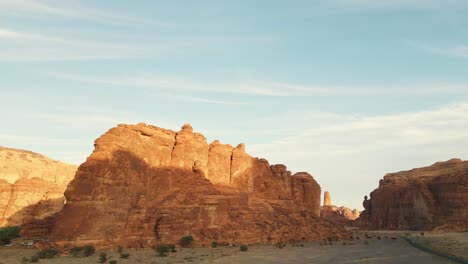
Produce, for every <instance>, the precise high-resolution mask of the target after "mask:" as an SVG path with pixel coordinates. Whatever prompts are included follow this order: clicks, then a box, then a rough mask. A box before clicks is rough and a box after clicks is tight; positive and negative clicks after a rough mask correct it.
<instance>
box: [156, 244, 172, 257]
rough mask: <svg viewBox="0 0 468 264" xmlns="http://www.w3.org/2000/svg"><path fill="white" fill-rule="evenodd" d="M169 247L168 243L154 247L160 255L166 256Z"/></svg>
mask: <svg viewBox="0 0 468 264" xmlns="http://www.w3.org/2000/svg"><path fill="white" fill-rule="evenodd" d="M169 250H170V248H169V246H168V245H158V246H157V247H156V251H157V252H158V253H159V256H160V257H165V256H167V253H168V252H169Z"/></svg>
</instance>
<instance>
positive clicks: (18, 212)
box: [0, 147, 77, 226]
mask: <svg viewBox="0 0 468 264" xmlns="http://www.w3.org/2000/svg"><path fill="white" fill-rule="evenodd" d="M76 169H77V166H74V165H69V164H65V163H62V162H59V161H55V160H51V159H49V158H47V157H45V156H43V155H40V154H37V153H34V152H30V151H25V150H18V149H11V148H4V147H0V226H7V225H10V226H11V225H23V224H25V223H28V222H31V221H33V220H37V219H44V218H46V217H48V216H50V215H53V214H55V213H57V212H59V211H60V210H61V209H62V208H63V205H64V202H65V198H64V195H63V193H64V191H65V189H66V187H67V185H68V183H69V182H70V181H71V179H72V178H73V177H74V175H75V171H76Z"/></svg>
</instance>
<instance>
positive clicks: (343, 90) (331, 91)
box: [45, 71, 468, 96]
mask: <svg viewBox="0 0 468 264" xmlns="http://www.w3.org/2000/svg"><path fill="white" fill-rule="evenodd" d="M45 74H47V75H50V76H53V77H54V78H60V79H64V80H72V81H79V82H85V83H95V84H106V85H114V86H128V87H132V88H136V87H139V88H145V89H148V90H161V91H182V92H204V93H218V94H220V93H225V94H246V95H262V96H343V95H348V96H362V95H391V94H404V95H437V94H452V95H454V94H455V95H468V84H464V83H442V82H441V83H419V84H408V85H394V86H390V85H388V86H385V85H376V86H363V87H359V86H334V85H314V84H296V83H289V82H278V81H263V80H252V79H245V80H226V81H215V80H196V79H192V78H186V77H183V76H179V77H172V76H169V77H168V76H157V74H145V75H141V74H135V75H131V74H129V75H128V76H123V77H122V76H91V75H80V74H71V73H64V72H50V71H49V72H45Z"/></svg>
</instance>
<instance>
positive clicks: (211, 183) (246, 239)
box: [51, 123, 349, 246]
mask: <svg viewBox="0 0 468 264" xmlns="http://www.w3.org/2000/svg"><path fill="white" fill-rule="evenodd" d="M320 193H321V190H320V186H319V185H318V184H317V182H316V181H315V180H314V179H313V177H312V176H311V175H309V174H307V173H305V172H301V173H296V174H294V175H291V172H289V171H288V170H287V169H286V166H284V165H270V164H269V163H268V161H266V160H264V159H258V158H254V157H251V156H250V155H248V154H247V153H246V152H245V146H244V145H243V144H240V145H238V146H237V147H232V146H231V145H225V144H221V143H220V142H219V141H214V142H213V143H211V144H208V143H207V142H206V139H205V137H204V136H203V135H201V134H199V133H194V132H193V129H192V127H191V126H190V125H188V124H186V125H184V126H183V127H182V130H181V131H179V132H174V131H171V130H167V129H162V128H158V127H155V126H151V125H146V124H143V123H140V124H138V125H119V126H118V127H115V128H112V129H110V130H109V131H108V132H107V133H105V134H104V135H102V136H101V137H100V138H98V139H97V140H96V141H95V150H94V152H93V153H92V155H91V156H90V157H89V158H88V159H87V161H86V162H85V163H83V164H82V165H81V166H80V167H79V169H78V171H77V173H76V177H75V178H74V180H73V181H72V182H71V183H70V185H69V187H68V188H67V190H66V192H65V196H66V198H67V204H66V205H65V207H64V209H63V210H62V212H61V213H60V214H59V215H58V216H57V217H56V218H55V219H54V223H53V225H52V231H51V238H52V240H54V241H56V242H57V243H59V244H66V243H74V244H86V243H92V244H96V245H102V246H108V245H117V244H118V245H124V246H125V245H141V246H146V245H154V244H158V243H177V242H178V241H179V239H180V238H181V237H182V236H185V235H192V236H193V237H194V238H195V242H196V243H197V244H209V243H211V242H212V241H218V242H225V243H275V242H279V241H283V242H286V241H310V240H319V239H323V238H327V237H334V238H342V237H348V236H349V234H348V232H347V231H345V230H344V228H342V227H340V226H337V225H334V224H332V223H330V222H327V221H324V220H322V219H321V218H320V217H319V214H320Z"/></svg>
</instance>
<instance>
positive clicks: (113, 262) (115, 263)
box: [109, 259, 117, 264]
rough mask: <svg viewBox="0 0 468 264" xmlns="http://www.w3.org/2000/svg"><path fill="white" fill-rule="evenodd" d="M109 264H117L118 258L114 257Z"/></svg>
mask: <svg viewBox="0 0 468 264" xmlns="http://www.w3.org/2000/svg"><path fill="white" fill-rule="evenodd" d="M109 264H117V260H114V259H113V260H111V261H109Z"/></svg>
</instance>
